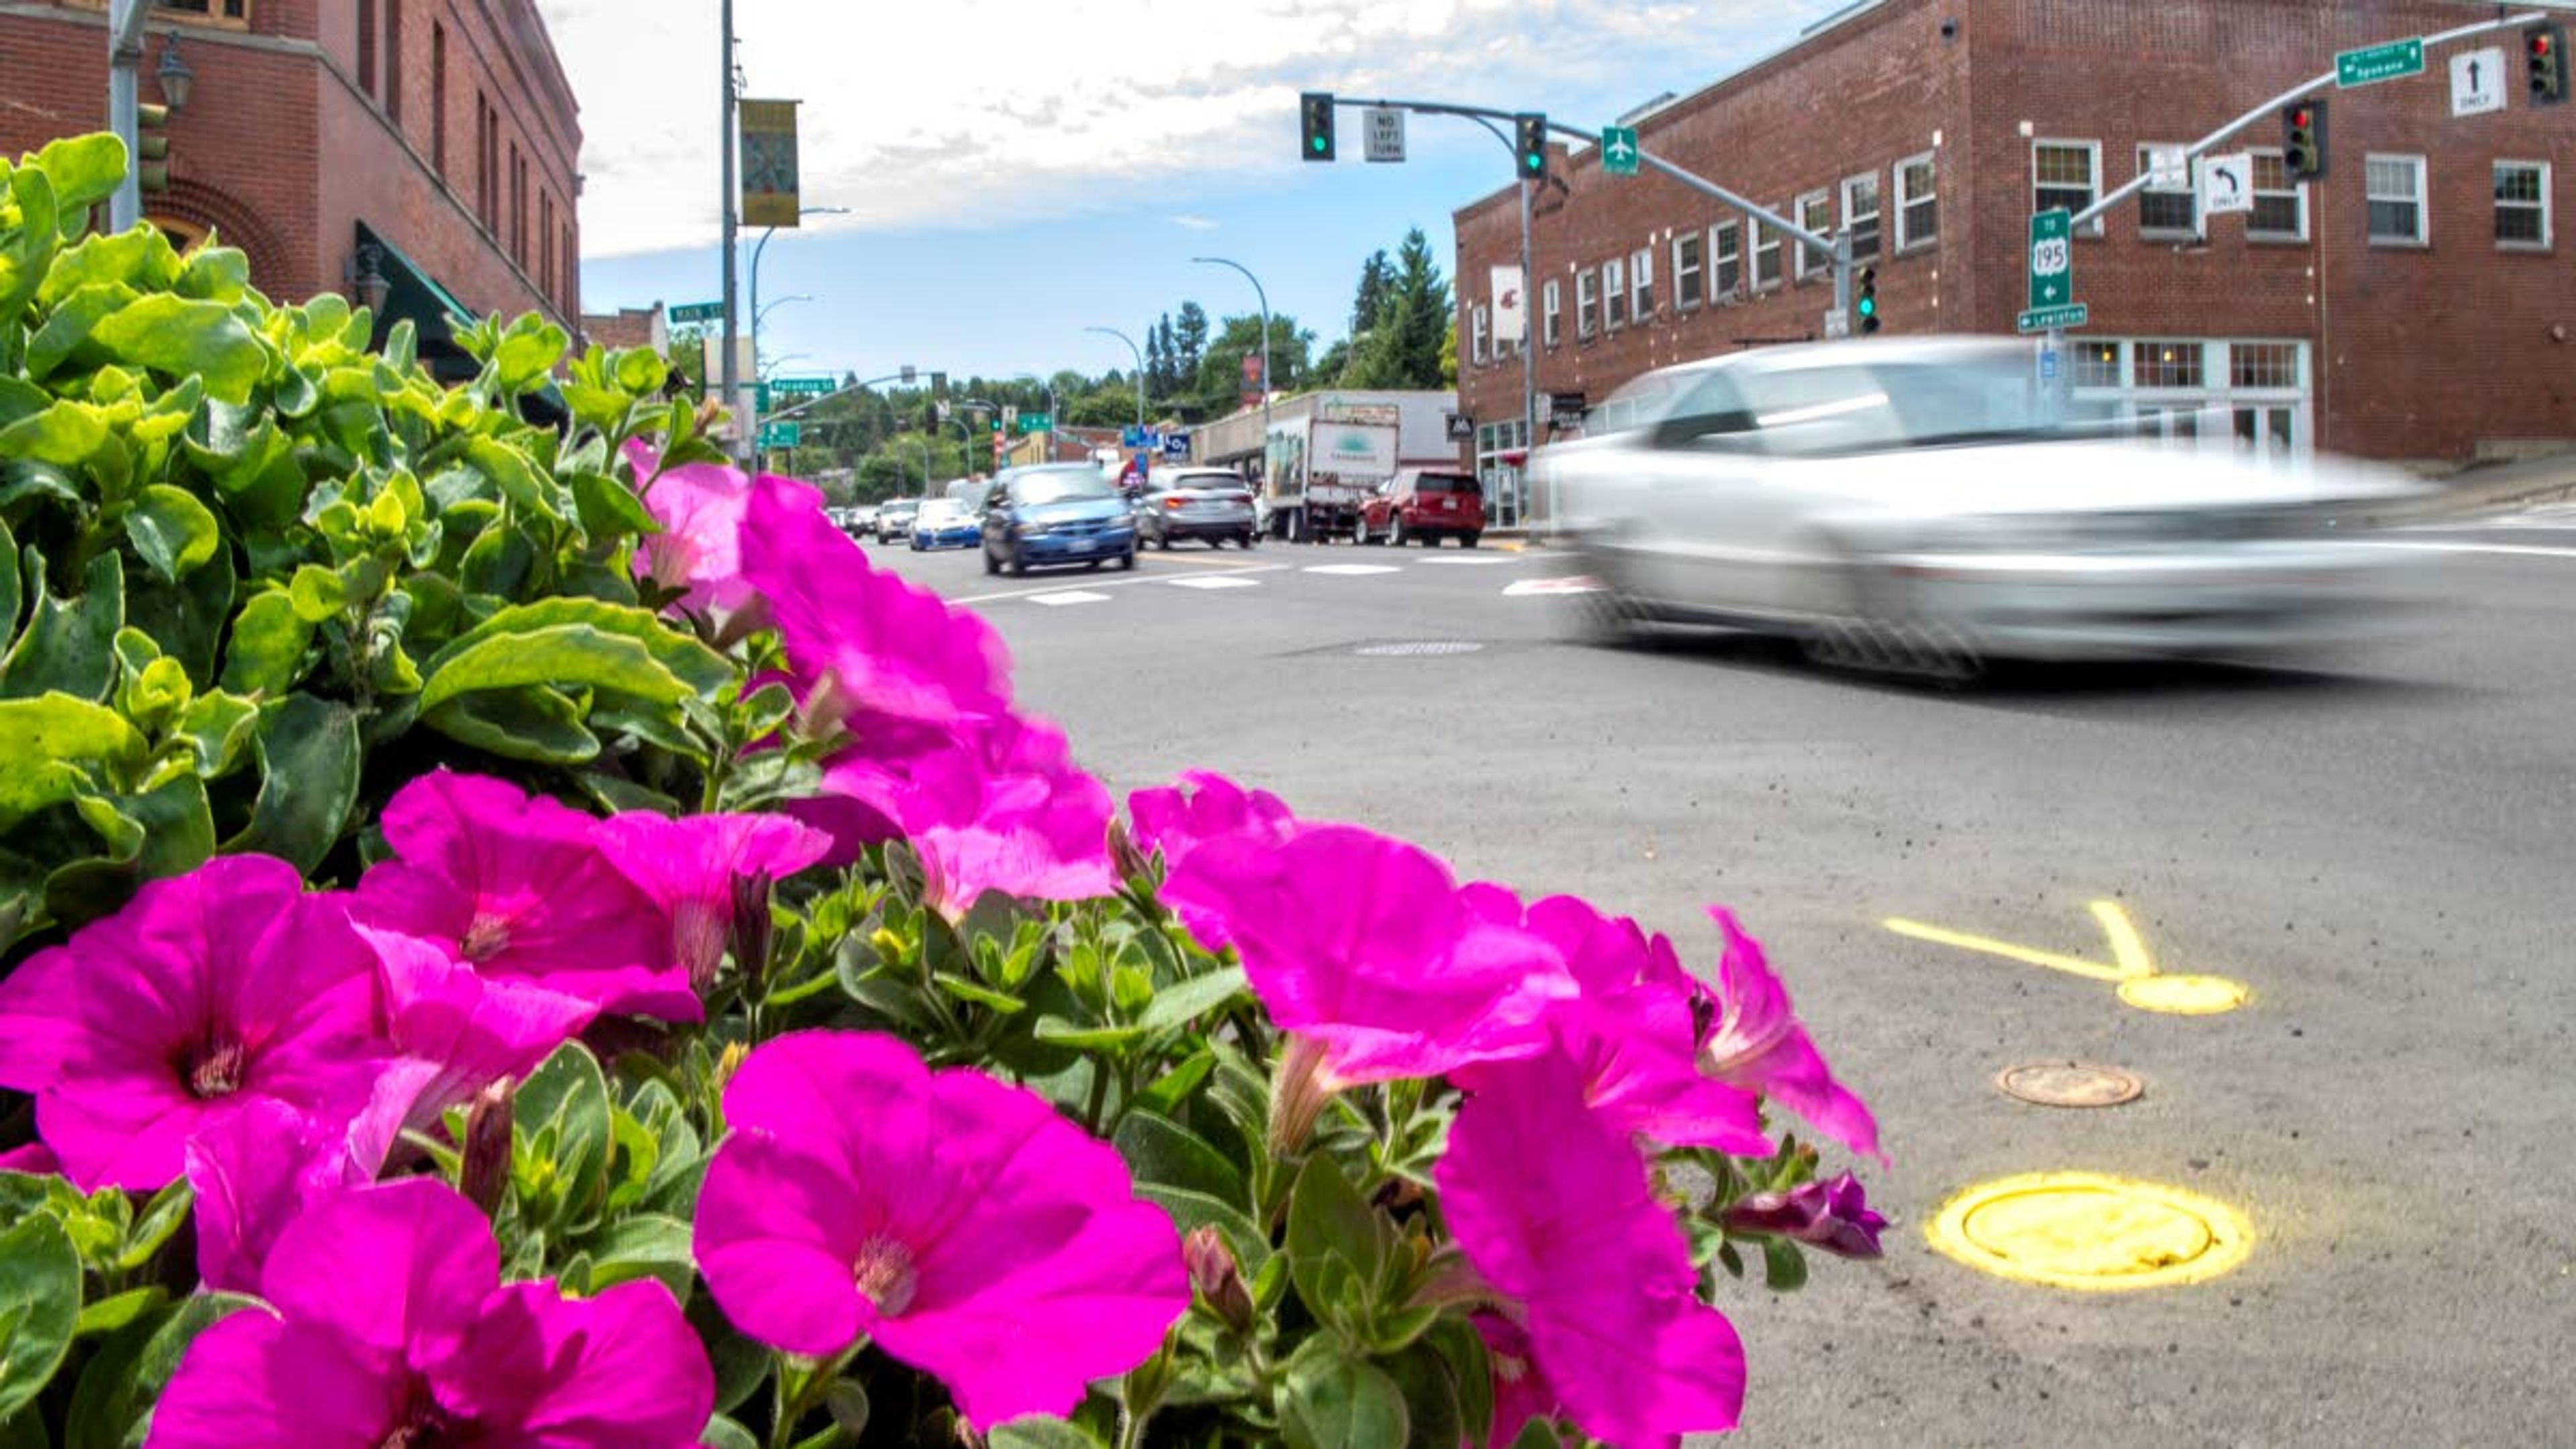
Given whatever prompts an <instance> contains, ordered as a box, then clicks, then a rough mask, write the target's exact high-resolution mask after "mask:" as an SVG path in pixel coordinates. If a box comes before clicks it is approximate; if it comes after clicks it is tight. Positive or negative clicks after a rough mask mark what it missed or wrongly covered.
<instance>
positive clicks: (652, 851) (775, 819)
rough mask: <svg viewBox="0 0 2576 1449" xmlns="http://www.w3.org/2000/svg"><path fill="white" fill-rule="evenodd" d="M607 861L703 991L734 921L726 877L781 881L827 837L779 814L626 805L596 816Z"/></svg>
mask: <svg viewBox="0 0 2576 1449" xmlns="http://www.w3.org/2000/svg"><path fill="white" fill-rule="evenodd" d="M598 838H599V843H600V846H601V848H602V849H604V850H606V851H607V852H608V859H609V863H610V864H612V865H614V866H616V867H617V869H618V870H619V871H621V872H623V873H624V874H625V876H626V878H627V879H628V880H631V881H633V882H634V883H635V884H636V885H638V886H640V887H642V888H643V890H644V893H645V894H646V895H649V896H651V897H652V898H653V900H654V902H655V903H656V904H658V905H659V906H660V907H661V908H662V913H663V915H664V916H665V917H666V918H667V919H668V920H669V921H670V925H671V954H672V957H673V959H675V960H677V961H678V962H679V963H680V966H681V968H682V969H683V970H685V971H686V972H687V973H688V976H689V982H690V985H691V986H692V988H693V989H695V990H696V991H698V992H699V993H700V994H704V992H705V991H706V989H707V987H708V986H709V985H711V984H712V983H713V982H714V981H715V975H716V967H717V966H718V964H719V963H721V962H722V960H723V958H724V949H725V940H726V938H727V937H728V936H729V935H730V934H731V933H732V930H733V925H734V883H735V882H736V881H738V880H741V879H744V878H749V877H757V878H760V879H764V880H771V881H776V880H783V879H785V878H786V877H788V876H791V875H794V874H795V873H796V872H798V871H800V870H803V869H804V868H805V867H807V866H809V865H812V864H813V863H814V862H816V861H818V860H820V859H822V858H823V856H824V854H825V853H826V852H827V851H829V850H830V849H831V846H832V841H831V837H829V836H827V835H825V834H824V833H823V832H821V831H819V830H816V829H813V828H812V827H810V826H806V825H801V824H799V823H797V822H796V821H793V820H790V819H788V818H786V817H785V816H782V815H688V816H683V817H681V818H679V819H677V820H674V819H672V818H670V817H669V816H665V815H655V814H653V813H652V812H650V811H645V810H630V811H627V812H626V813H624V814H622V815H617V816H613V817H611V818H610V819H608V820H606V821H604V822H602V823H601V825H600V826H599V830H598Z"/></svg>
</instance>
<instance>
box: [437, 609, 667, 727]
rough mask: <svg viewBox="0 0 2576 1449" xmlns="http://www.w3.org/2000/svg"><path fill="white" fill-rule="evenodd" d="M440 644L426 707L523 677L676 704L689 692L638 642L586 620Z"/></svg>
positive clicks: (552, 685) (551, 685)
mask: <svg viewBox="0 0 2576 1449" xmlns="http://www.w3.org/2000/svg"><path fill="white" fill-rule="evenodd" d="M477 632H478V633H479V632H481V631H479V630H478V631H477ZM439 652H440V656H441V658H442V659H443V660H444V662H443V663H440V664H438V665H436V666H435V667H434V668H433V669H432V670H431V672H430V673H428V674H427V675H426V676H424V678H423V680H422V683H421V690H420V707H421V710H422V711H423V712H424V713H427V712H430V711H434V710H436V709H437V708H438V707H439V706H440V705H442V704H445V703H446V702H447V701H449V700H451V699H454V698H456V697H457V696H459V695H462V694H471V693H474V692H477V691H480V690H488V689H514V688H517V687H518V686H520V685H542V686H546V687H549V688H554V689H559V690H571V689H613V690H616V691H617V692H619V693H621V694H629V695H634V696H636V697H638V698H641V699H646V700H650V701H652V702H654V703H656V704H676V703H677V702H679V700H680V699H682V698H683V697H685V696H686V695H688V693H689V692H690V691H689V687H688V685H686V684H684V683H682V682H681V681H680V679H679V678H678V676H676V675H674V674H672V673H671V671H669V670H668V669H665V668H663V667H662V666H661V664H660V662H659V661H657V660H655V659H654V657H653V654H652V651H651V650H649V649H646V648H645V647H644V646H643V645H642V644H641V643H638V642H637V641H636V640H634V639H631V638H627V637H624V636H622V635H617V634H609V633H603V632H601V631H600V630H598V629H595V628H592V627H591V626H590V625H587V624H557V625H553V626H550V627H546V628H539V629H523V630H514V631H511V632H509V633H506V634H498V635H493V636H489V637H486V638H484V639H482V640H480V641H479V642H477V643H475V644H472V645H469V646H467V647H466V648H464V649H461V650H456V651H453V652H450V651H448V650H441V651H439Z"/></svg>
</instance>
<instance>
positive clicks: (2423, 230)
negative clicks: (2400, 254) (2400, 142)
mask: <svg viewBox="0 0 2576 1449" xmlns="http://www.w3.org/2000/svg"><path fill="white" fill-rule="evenodd" d="M2362 176H2363V187H2364V189H2365V191H2366V193H2367V195H2368V196H2369V198H2370V240H2371V242H2372V244H2373V245H2378V246H2422V245H2424V244H2425V243H2426V242H2427V241H2429V240H2431V229H2430V228H2428V227H2427V226H2426V225H2425V224H2424V158H2423V157H2421V156H2369V157H2365V158H2363V160H2362Z"/></svg>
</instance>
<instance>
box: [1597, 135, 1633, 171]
mask: <svg viewBox="0 0 2576 1449" xmlns="http://www.w3.org/2000/svg"><path fill="white" fill-rule="evenodd" d="M1601 169H1602V170H1604V171H1606V172H1608V173H1610V174H1611V175H1613V176H1634V175H1636V174H1637V128H1636V127H1634V126H1604V127H1602V128H1601Z"/></svg>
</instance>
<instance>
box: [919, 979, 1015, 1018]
mask: <svg viewBox="0 0 2576 1449" xmlns="http://www.w3.org/2000/svg"><path fill="white" fill-rule="evenodd" d="M930 980H931V984H933V985H935V986H937V987H938V988H939V989H940V990H942V991H945V992H947V993H948V994H949V995H951V996H954V997H956V998H957V999H958V1000H960V1001H971V1002H973V1003H974V1004H976V1005H977V1006H985V1007H990V1008H992V1009H993V1010H995V1011H998V1012H1001V1013H1003V1014H1005V1015H1017V1014H1019V1013H1020V1012H1023V1011H1026V1010H1028V1009H1029V1004H1028V1003H1027V1002H1025V1001H1022V1000H1021V999H1019V998H1018V997H1016V996H1012V995H1010V994H1008V993H1007V992H1001V991H995V990H994V989H992V988H991V987H989V986H986V985H984V984H983V983H982V982H980V981H977V980H974V979H973V978H971V977H966V976H960V975H958V974H957V973H955V972H953V971H934V972H932V973H931V974H930Z"/></svg>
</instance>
